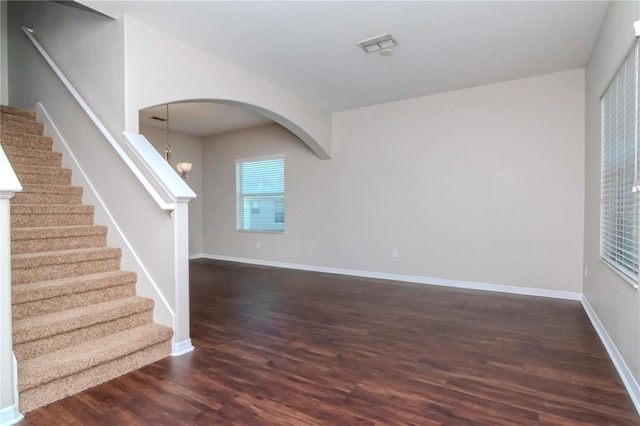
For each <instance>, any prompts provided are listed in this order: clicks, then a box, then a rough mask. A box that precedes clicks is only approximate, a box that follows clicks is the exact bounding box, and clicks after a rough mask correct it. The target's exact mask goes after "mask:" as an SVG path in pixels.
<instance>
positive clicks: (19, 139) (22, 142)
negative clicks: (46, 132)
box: [0, 132, 53, 151]
mask: <svg viewBox="0 0 640 426" xmlns="http://www.w3.org/2000/svg"><path fill="white" fill-rule="evenodd" d="M0 143H1V144H2V146H3V147H5V148H6V147H15V148H27V149H39V150H42V151H51V150H52V149H53V140H52V139H51V138H48V137H46V136H40V135H25V134H23V133H8V132H6V133H5V132H2V134H1V135H0Z"/></svg>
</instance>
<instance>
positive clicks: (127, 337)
mask: <svg viewBox="0 0 640 426" xmlns="http://www.w3.org/2000/svg"><path fill="white" fill-rule="evenodd" d="M172 335H173V332H172V331H171V329H170V328H168V327H165V326H162V325H159V324H154V323H150V324H146V325H143V326H140V327H136V328H132V329H128V330H125V331H121V332H118V333H114V334H111V335H109V336H106V337H102V338H99V339H94V340H89V341H87V342H84V343H81V344H79V345H76V346H73V347H69V348H65V349H61V350H58V351H55V352H51V353H48V354H46V355H42V356H39V357H36V358H32V359H29V360H25V361H23V362H21V363H19V364H18V378H19V379H18V380H19V390H20V391H25V390H27V389H32V388H34V387H36V386H40V385H43V384H45V383H50V382H52V381H54V380H56V379H60V378H63V377H67V376H70V375H72V374H75V373H78V372H80V371H83V370H87V369H89V368H91V367H94V366H96V365H100V364H103V363H106V362H108V361H111V360H114V359H118V358H122V357H124V356H126V355H128V354H131V353H134V352H137V351H140V350H143V349H145V348H148V347H151V346H154V345H156V344H159V343H162V342H164V341H167V340H169V339H170V338H171V336H172Z"/></svg>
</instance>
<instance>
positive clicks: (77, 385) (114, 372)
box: [18, 340, 171, 413]
mask: <svg viewBox="0 0 640 426" xmlns="http://www.w3.org/2000/svg"><path fill="white" fill-rule="evenodd" d="M170 353H171V340H167V341H165V342H163V343H160V344H157V345H155V346H150V347H148V348H145V349H144V350H140V351H137V352H134V353H132V354H130V355H127V356H125V357H122V358H118V359H115V360H113V361H110V362H108V363H105V364H100V365H97V366H95V367H93V368H90V369H87V370H84V371H81V372H80V373H76V374H72V375H71V376H66V377H63V378H60V379H58V380H55V381H53V382H50V383H47V384H44V385H41V386H38V387H35V388H33V389H28V390H24V391H21V392H20V412H21V413H27V412H29V411H33V410H35V409H36V408H39V407H42V406H44V405H47V404H50V403H52V402H54V401H58V400H60V399H62V398H66V397H67V396H70V395H73V394H76V393H78V392H82V391H83V390H86V389H89V388H92V387H94V386H97V385H99V384H101V383H104V382H107V381H109V380H112V379H115V378H116V377H120V376H122V375H124V374H127V373H130V372H131V371H134V370H137V369H139V368H142V367H144V366H145V365H147V364H151V363H152V362H156V361H159V360H161V359H162V358H166V357H167V356H169V354H170ZM18 380H20V378H19V376H18Z"/></svg>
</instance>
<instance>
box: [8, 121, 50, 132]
mask: <svg viewBox="0 0 640 426" xmlns="http://www.w3.org/2000/svg"><path fill="white" fill-rule="evenodd" d="M5 132H7V133H25V134H27V135H40V136H41V135H42V132H44V124H41V123H35V122H29V121H24V122H20V121H12V122H10V123H6V124H3V125H2V133H5Z"/></svg>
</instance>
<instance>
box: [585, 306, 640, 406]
mask: <svg viewBox="0 0 640 426" xmlns="http://www.w3.org/2000/svg"><path fill="white" fill-rule="evenodd" d="M582 306H583V307H584V310H585V312H586V313H587V316H588V317H589V319H590V320H591V324H593V328H595V329H596V332H597V333H598V336H600V340H601V341H602V344H603V345H604V347H605V349H606V350H607V352H608V353H609V358H611V361H612V362H613V365H614V366H615V367H616V370H618V374H619V375H620V378H621V379H622V382H623V383H624V386H625V388H626V389H627V393H629V396H630V397H631V401H633V405H635V407H636V410H637V411H638V414H640V386H638V381H637V380H636V379H635V377H633V373H632V372H631V370H630V369H629V366H628V365H627V363H626V362H624V358H622V355H621V354H620V351H618V348H617V347H616V345H615V343H613V340H612V339H611V337H610V336H609V333H607V330H606V329H605V328H604V325H602V322H600V318H598V315H597V314H596V311H594V310H593V307H591V304H590V303H589V300H587V298H586V297H584V296H583V297H582Z"/></svg>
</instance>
